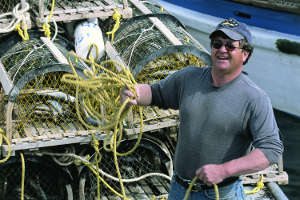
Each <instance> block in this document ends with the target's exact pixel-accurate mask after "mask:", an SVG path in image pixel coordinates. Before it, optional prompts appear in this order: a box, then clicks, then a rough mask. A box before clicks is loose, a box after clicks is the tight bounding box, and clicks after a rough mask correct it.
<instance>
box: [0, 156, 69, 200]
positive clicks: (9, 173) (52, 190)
mask: <svg viewBox="0 0 300 200" xmlns="http://www.w3.org/2000/svg"><path fill="white" fill-rule="evenodd" d="M25 163H26V164H25V179H24V194H23V195H24V196H23V197H24V200H51V199H52V200H72V199H73V191H72V187H71V184H70V180H71V179H70V177H68V175H67V174H66V173H64V172H63V171H62V170H61V169H60V168H58V167H57V166H54V165H53V163H52V164H51V163H49V162H47V161H46V160H43V159H39V158H33V157H31V158H30V157H29V158H27V157H25ZM21 177H22V165H21V160H20V157H19V156H16V157H14V159H10V160H9V161H8V162H6V163H4V164H1V165H0V199H2V200H4V199H5V200H16V199H21V194H22V187H21V180H22V178H21Z"/></svg>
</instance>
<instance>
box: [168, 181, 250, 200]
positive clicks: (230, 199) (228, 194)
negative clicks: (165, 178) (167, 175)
mask: <svg viewBox="0 0 300 200" xmlns="http://www.w3.org/2000/svg"><path fill="white" fill-rule="evenodd" d="M218 189H219V197H220V198H219V199H220V200H245V199H246V195H245V193H244V187H243V184H242V180H240V179H238V180H237V181H235V182H234V183H232V184H230V185H226V186H223V187H219V188H218ZM186 191H187V188H185V187H183V186H182V185H180V184H179V183H177V182H176V181H175V179H174V176H173V178H172V180H171V188H170V192H169V196H168V200H183V198H184V196H185V193H186ZM213 199H216V193H215V189H214V188H212V189H207V190H202V191H199V192H190V193H189V197H188V200H213Z"/></svg>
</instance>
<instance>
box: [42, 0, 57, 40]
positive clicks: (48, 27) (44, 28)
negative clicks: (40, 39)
mask: <svg viewBox="0 0 300 200" xmlns="http://www.w3.org/2000/svg"><path fill="white" fill-rule="evenodd" d="M54 5H55V0H52V4H51V10H50V13H49V15H48V19H47V20H46V22H45V23H44V24H43V30H44V31H45V32H44V34H45V36H47V37H48V38H50V36H51V31H50V25H49V24H48V22H50V20H51V17H52V14H53V11H54Z"/></svg>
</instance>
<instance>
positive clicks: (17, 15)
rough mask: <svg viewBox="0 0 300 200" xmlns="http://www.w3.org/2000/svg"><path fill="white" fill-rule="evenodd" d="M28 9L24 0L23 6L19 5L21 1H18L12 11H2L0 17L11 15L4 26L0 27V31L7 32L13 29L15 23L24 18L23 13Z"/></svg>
mask: <svg viewBox="0 0 300 200" xmlns="http://www.w3.org/2000/svg"><path fill="white" fill-rule="evenodd" d="M28 10H29V4H28V3H27V2H25V4H24V7H23V6H21V3H18V4H17V5H16V6H15V7H14V8H13V11H12V12H8V13H4V14H2V15H0V19H1V18H5V17H7V18H8V17H9V16H12V20H11V22H10V23H9V24H8V25H7V26H6V27H5V28H1V29H0V33H8V32H10V31H13V30H14V29H15V27H16V25H17V24H19V23H20V22H21V21H22V20H24V19H25V13H26V12H27V11H28Z"/></svg>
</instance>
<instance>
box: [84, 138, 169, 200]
mask: <svg viewBox="0 0 300 200" xmlns="http://www.w3.org/2000/svg"><path fill="white" fill-rule="evenodd" d="M135 143H136V140H135V139H133V140H124V141H122V142H121V144H120V146H119V147H118V151H119V152H120V153H122V152H127V151H128V150H129V149H131V148H132V147H133V146H134V144H135ZM101 152H103V153H101V155H102V156H103V157H102V159H103V160H105V162H103V163H102V164H100V165H101V171H100V173H99V175H100V176H101V178H103V180H104V181H105V183H106V184H108V185H109V186H111V189H110V188H108V187H106V186H105V185H104V184H103V181H102V182H101V184H100V195H101V199H122V198H121V197H118V195H116V192H119V193H120V189H119V188H120V183H119V179H118V177H117V172H116V171H113V172H112V171H111V169H113V168H115V164H114V161H113V155H112V152H106V151H104V150H102V151H101ZM119 163H120V169H119V170H120V173H121V174H122V179H123V180H122V181H123V184H124V188H125V193H126V196H127V198H130V199H132V200H142V199H145V200H146V199H152V198H153V196H155V197H156V199H159V198H162V197H166V196H167V194H168V190H169V186H170V177H171V175H172V158H171V155H170V152H169V150H168V149H167V148H166V146H165V145H164V144H162V142H161V141H159V140H157V139H156V140H153V139H151V138H147V137H146V138H144V139H142V140H141V142H140V145H139V146H138V148H137V149H136V150H135V151H134V152H133V153H132V154H130V155H128V156H124V157H119ZM98 181H99V180H98V179H97V176H96V175H95V174H94V173H93V172H92V171H91V170H88V169H85V170H83V171H82V172H81V174H80V181H79V199H81V200H92V199H95V198H96V197H97V182H98Z"/></svg>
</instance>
